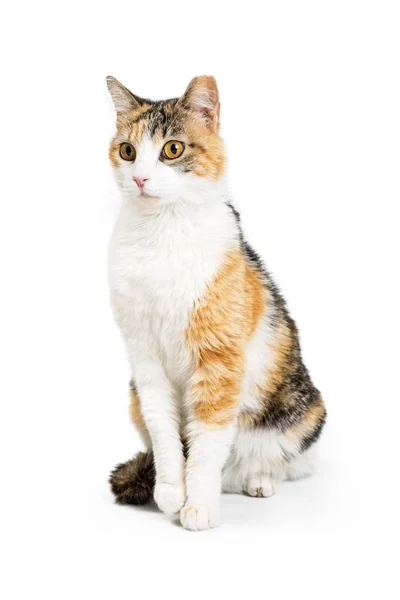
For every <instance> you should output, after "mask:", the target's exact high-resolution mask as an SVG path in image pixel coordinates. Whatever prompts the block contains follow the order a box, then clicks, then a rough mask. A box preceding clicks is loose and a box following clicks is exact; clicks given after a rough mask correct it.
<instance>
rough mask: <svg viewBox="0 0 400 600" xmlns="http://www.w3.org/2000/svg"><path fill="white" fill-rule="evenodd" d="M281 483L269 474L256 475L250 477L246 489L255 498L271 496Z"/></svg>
mask: <svg viewBox="0 0 400 600" xmlns="http://www.w3.org/2000/svg"><path fill="white" fill-rule="evenodd" d="M280 483H281V482H280V481H278V480H277V479H273V478H272V477H269V476H268V475H256V476H255V477H249V479H248V480H247V483H246V486H245V489H244V491H245V493H246V494H248V495H249V496H253V497H254V498H269V497H270V496H273V495H274V494H275V493H276V491H277V489H278V487H279V486H280Z"/></svg>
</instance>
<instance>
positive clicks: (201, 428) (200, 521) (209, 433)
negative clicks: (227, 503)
mask: <svg viewBox="0 0 400 600" xmlns="http://www.w3.org/2000/svg"><path fill="white" fill-rule="evenodd" d="M234 431H235V425H234V422H233V421H232V422H230V423H224V424H221V425H209V424H207V423H204V422H202V421H201V420H196V421H192V422H191V424H190V435H189V448H190V450H189V457H188V460H187V464H186V494H187V498H186V503H185V506H184V507H183V508H182V510H181V523H182V525H183V527H185V529H191V530H193V531H200V530H203V529H209V528H211V527H217V526H218V525H219V522H220V503H221V476H222V468H223V466H224V464H225V462H226V460H227V458H228V455H229V450H230V447H231V444H232V440H233V436H234Z"/></svg>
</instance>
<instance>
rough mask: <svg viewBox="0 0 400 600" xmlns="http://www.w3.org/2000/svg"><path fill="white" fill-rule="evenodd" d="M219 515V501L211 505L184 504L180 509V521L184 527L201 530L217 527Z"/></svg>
mask: <svg viewBox="0 0 400 600" xmlns="http://www.w3.org/2000/svg"><path fill="white" fill-rule="evenodd" d="M219 517H220V508H219V502H218V503H216V504H215V505H213V506H205V505H199V504H196V505H186V506H184V507H183V508H182V510H181V523H182V525H183V527H184V528H185V529H190V530H191V531H203V530H204V529H210V528H211V527H218V525H219Z"/></svg>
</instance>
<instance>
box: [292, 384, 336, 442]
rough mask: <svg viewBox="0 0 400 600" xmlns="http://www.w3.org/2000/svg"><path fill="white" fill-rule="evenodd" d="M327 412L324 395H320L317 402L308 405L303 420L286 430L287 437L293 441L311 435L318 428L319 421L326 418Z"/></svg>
mask: <svg viewBox="0 0 400 600" xmlns="http://www.w3.org/2000/svg"><path fill="white" fill-rule="evenodd" d="M325 414H326V413H325V406H324V403H323V400H322V396H321V395H319V396H318V400H317V402H315V403H314V404H311V405H310V406H309V407H308V409H307V412H306V414H305V415H304V417H303V419H302V421H300V423H296V425H293V427H290V429H288V430H287V431H286V433H285V435H286V437H288V438H289V439H290V440H292V441H293V442H296V441H301V439H302V438H304V437H307V436H309V435H311V434H312V433H313V432H314V431H315V430H316V429H317V427H318V425H319V423H320V422H321V421H322V419H324V417H325Z"/></svg>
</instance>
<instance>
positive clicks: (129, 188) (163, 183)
mask: <svg viewBox="0 0 400 600" xmlns="http://www.w3.org/2000/svg"><path fill="white" fill-rule="evenodd" d="M107 85H108V89H109V91H110V93H111V96H112V99H113V102H114V105H115V109H116V112H117V132H116V134H115V137H114V138H113V140H112V141H111V145H110V153H109V156H110V160H111V164H112V166H113V168H114V169H115V171H116V174H117V180H118V181H119V182H120V184H121V185H122V187H123V189H124V191H125V192H126V193H127V194H128V195H129V196H130V197H131V198H132V200H133V201H135V202H137V203H140V204H144V205H146V204H147V205H151V204H152V205H158V204H168V203H171V202H186V201H188V202H190V201H194V202H197V201H199V199H200V200H201V198H202V196H204V197H206V196H207V194H208V193H209V192H210V188H211V187H212V186H215V185H216V184H217V185H218V182H220V180H221V178H222V175H223V171H224V164H225V155H224V147H223V143H222V140H221V137H220V135H219V112H220V103H219V97H218V89H217V84H216V82H215V79H214V77H208V76H202V77H195V78H194V79H193V80H192V81H191V82H190V84H189V86H188V88H187V90H186V92H185V93H184V94H183V96H182V97H181V98H174V99H172V100H164V101H159V102H154V101H152V100H146V99H143V98H140V97H138V96H136V95H134V94H132V93H131V92H130V91H129V90H128V89H127V88H125V87H124V86H123V85H122V84H121V83H119V82H118V81H117V80H116V79H114V78H113V77H107Z"/></svg>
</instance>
